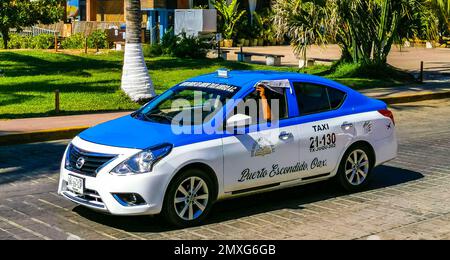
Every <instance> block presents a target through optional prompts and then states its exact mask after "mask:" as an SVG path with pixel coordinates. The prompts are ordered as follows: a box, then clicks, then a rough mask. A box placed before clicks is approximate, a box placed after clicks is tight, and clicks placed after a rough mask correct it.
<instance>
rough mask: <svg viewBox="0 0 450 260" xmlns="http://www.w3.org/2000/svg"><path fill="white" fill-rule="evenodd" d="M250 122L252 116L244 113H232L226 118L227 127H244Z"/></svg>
mask: <svg viewBox="0 0 450 260" xmlns="http://www.w3.org/2000/svg"><path fill="white" fill-rule="evenodd" d="M251 124H252V118H251V117H250V116H247V115H244V114H237V115H233V116H231V117H230V118H228V120H227V128H236V127H246V126H248V125H251Z"/></svg>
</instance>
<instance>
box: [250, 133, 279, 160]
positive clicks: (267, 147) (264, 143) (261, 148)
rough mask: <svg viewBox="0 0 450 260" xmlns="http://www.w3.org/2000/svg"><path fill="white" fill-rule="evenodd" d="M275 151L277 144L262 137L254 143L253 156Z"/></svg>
mask: <svg viewBox="0 0 450 260" xmlns="http://www.w3.org/2000/svg"><path fill="white" fill-rule="evenodd" d="M273 152H275V145H273V144H272V143H270V141H269V140H267V139H265V138H262V137H261V138H259V139H258V140H257V141H256V142H255V143H254V144H253V149H252V157H256V156H265V155H268V154H271V153H273Z"/></svg>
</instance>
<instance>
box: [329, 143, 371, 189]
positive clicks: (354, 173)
mask: <svg viewBox="0 0 450 260" xmlns="http://www.w3.org/2000/svg"><path fill="white" fill-rule="evenodd" d="M370 155H371V154H370V149H369V148H368V147H367V146H365V145H354V146H352V147H350V148H349V149H348V150H347V152H346V153H345V154H344V156H343V157H342V161H341V163H340V165H339V171H338V181H339V183H340V184H341V186H342V187H343V188H344V189H345V190H346V191H349V192H357V191H361V190H363V189H364V188H365V187H366V186H367V185H368V183H369V180H370V177H371V173H372V169H373V165H374V162H373V159H372V156H370Z"/></svg>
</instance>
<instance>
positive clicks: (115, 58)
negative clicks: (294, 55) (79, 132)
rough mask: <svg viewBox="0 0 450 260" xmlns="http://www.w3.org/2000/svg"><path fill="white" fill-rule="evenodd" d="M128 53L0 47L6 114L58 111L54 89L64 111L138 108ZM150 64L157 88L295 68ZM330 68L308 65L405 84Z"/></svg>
mask: <svg viewBox="0 0 450 260" xmlns="http://www.w3.org/2000/svg"><path fill="white" fill-rule="evenodd" d="M122 59H123V53H120V52H110V53H105V54H98V55H95V54H87V55H85V54H72V55H71V54H63V53H52V52H48V51H31V50H30V51H28V50H27V51H0V70H2V71H3V76H0V119H11V118H25V117H39V116H48V115H55V114H54V91H55V90H56V89H59V90H60V93H61V109H62V113H61V114H79V113H90V112H99V111H117V110H130V109H136V108H138V107H139V105H137V104H135V103H133V102H131V101H130V100H129V99H128V98H127V97H126V96H125V95H124V94H123V93H122V92H121V90H120V77H121V68H122ZM147 65H148V68H149V70H150V74H151V77H152V79H153V82H154V85H155V89H156V92H157V93H161V92H163V91H164V90H166V89H167V88H169V87H171V86H173V85H175V84H176V83H178V82H180V81H182V80H185V79H188V78H191V77H194V76H197V75H200V74H204V73H209V72H213V71H215V70H217V69H219V68H229V69H233V70H238V69H239V70H261V69H265V70H267V69H271V70H283V71H297V69H295V68H286V67H267V66H264V65H257V64H247V63H238V62H227V61H218V60H213V59H205V60H190V59H177V58H169V57H161V58H148V59H147ZM329 69H330V68H329V67H326V66H317V67H313V68H309V69H308V71H307V72H308V73H310V74H318V75H322V76H327V75H328V76H329V77H331V78H333V79H337V80H338V81H342V82H343V83H345V84H347V85H350V86H352V87H354V88H357V89H359V88H363V87H368V86H376V87H380V86H392V85H396V84H402V83H403V82H397V81H393V80H389V79H384V80H380V79H374V80H371V79H362V78H358V77H350V78H348V77H345V75H338V76H339V77H340V78H341V79H339V77H334V76H333V74H330V73H329Z"/></svg>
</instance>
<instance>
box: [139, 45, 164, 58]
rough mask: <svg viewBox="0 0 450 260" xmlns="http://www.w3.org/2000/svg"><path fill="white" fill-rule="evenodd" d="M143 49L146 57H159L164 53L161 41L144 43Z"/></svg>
mask: <svg viewBox="0 0 450 260" xmlns="http://www.w3.org/2000/svg"><path fill="white" fill-rule="evenodd" d="M142 51H143V52H144V57H149V58H152V57H159V56H161V55H163V50H162V46H161V44H159V43H156V44H144V45H143V46H142Z"/></svg>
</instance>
